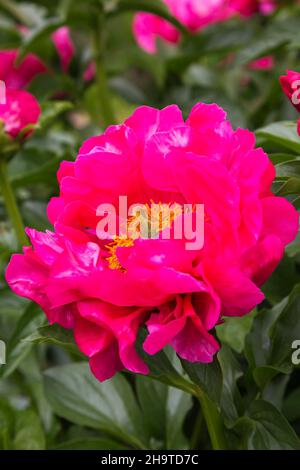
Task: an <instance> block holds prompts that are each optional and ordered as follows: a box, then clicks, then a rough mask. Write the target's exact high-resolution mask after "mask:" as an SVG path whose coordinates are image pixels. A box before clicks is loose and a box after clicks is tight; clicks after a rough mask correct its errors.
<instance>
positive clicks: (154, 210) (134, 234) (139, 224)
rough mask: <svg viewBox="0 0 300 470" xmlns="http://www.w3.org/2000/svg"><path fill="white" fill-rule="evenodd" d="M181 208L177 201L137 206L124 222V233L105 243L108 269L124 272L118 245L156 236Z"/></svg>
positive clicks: (125, 244)
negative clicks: (107, 253)
mask: <svg viewBox="0 0 300 470" xmlns="http://www.w3.org/2000/svg"><path fill="white" fill-rule="evenodd" d="M182 213H183V209H182V206H181V205H180V204H177V203H168V204H166V203H162V202H159V203H154V202H153V201H151V204H145V205H143V206H140V207H139V210H137V211H136V212H135V214H134V215H132V216H130V217H129V218H128V219H127V222H126V232H127V233H126V234H125V235H121V236H117V235H116V236H115V237H114V239H113V241H112V242H111V243H109V244H108V245H106V248H107V249H108V251H109V256H108V258H107V261H108V266H109V268H110V269H118V270H120V271H123V272H125V269H124V268H123V266H122V265H121V263H120V261H119V259H118V256H117V249H118V248H119V247H126V248H128V247H131V246H133V245H134V240H137V239H138V238H143V239H147V238H154V239H155V238H158V237H159V234H160V233H161V232H162V231H163V230H165V229H167V228H171V226H172V224H173V222H174V220H175V219H176V218H177V217H179V216H180V215H182Z"/></svg>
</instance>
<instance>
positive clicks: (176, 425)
mask: <svg viewBox="0 0 300 470" xmlns="http://www.w3.org/2000/svg"><path fill="white" fill-rule="evenodd" d="M136 386H137V395H138V399H139V402H140V405H141V408H142V410H143V417H144V420H145V426H146V428H147V430H148V431H149V436H150V437H151V438H152V440H151V442H152V441H153V440H154V442H153V445H154V448H161V449H186V448H187V446H188V442H187V439H186V438H185V436H184V435H183V432H182V425H183V421H184V419H185V417H186V413H187V411H188V410H189V408H190V407H191V405H192V399H191V396H190V395H189V394H187V393H185V392H183V391H181V390H178V389H175V388H173V387H168V386H167V385H165V384H162V383H159V382H156V381H154V380H152V381H150V380H148V379H146V378H145V377H141V376H137V377H136Z"/></svg>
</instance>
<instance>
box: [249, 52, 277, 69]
mask: <svg viewBox="0 0 300 470" xmlns="http://www.w3.org/2000/svg"><path fill="white" fill-rule="evenodd" d="M274 66H275V62H274V58H273V57H272V56H271V55H268V56H265V57H260V58H259V59H256V60H253V61H252V62H250V64H249V68H250V69H252V70H272V69H273V68H274Z"/></svg>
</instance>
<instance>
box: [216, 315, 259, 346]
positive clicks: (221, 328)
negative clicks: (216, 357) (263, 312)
mask: <svg viewBox="0 0 300 470" xmlns="http://www.w3.org/2000/svg"><path fill="white" fill-rule="evenodd" d="M255 314H256V310H253V311H252V312H250V313H249V314H248V315H244V316H243V317H237V318H235V317H227V318H226V319H225V321H224V323H221V324H220V325H218V326H217V327H216V331H217V335H218V338H220V340H221V341H222V343H226V344H228V345H229V346H230V347H231V348H232V349H234V350H235V351H236V352H238V353H241V352H242V351H243V349H244V345H245V339H246V336H247V334H248V333H249V332H250V330H251V326H252V322H253V318H254V315H255Z"/></svg>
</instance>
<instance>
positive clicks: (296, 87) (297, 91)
mask: <svg viewBox="0 0 300 470" xmlns="http://www.w3.org/2000/svg"><path fill="white" fill-rule="evenodd" d="M279 81H280V84H281V87H282V90H283V92H284V93H285V95H286V96H287V97H288V99H289V100H290V102H291V104H292V105H293V106H294V108H295V109H296V110H297V111H298V112H299V113H300V73H299V72H295V71H294V70H287V71H286V75H281V77H280V78H279ZM297 132H298V134H299V135H300V119H299V120H298V122H297Z"/></svg>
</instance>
